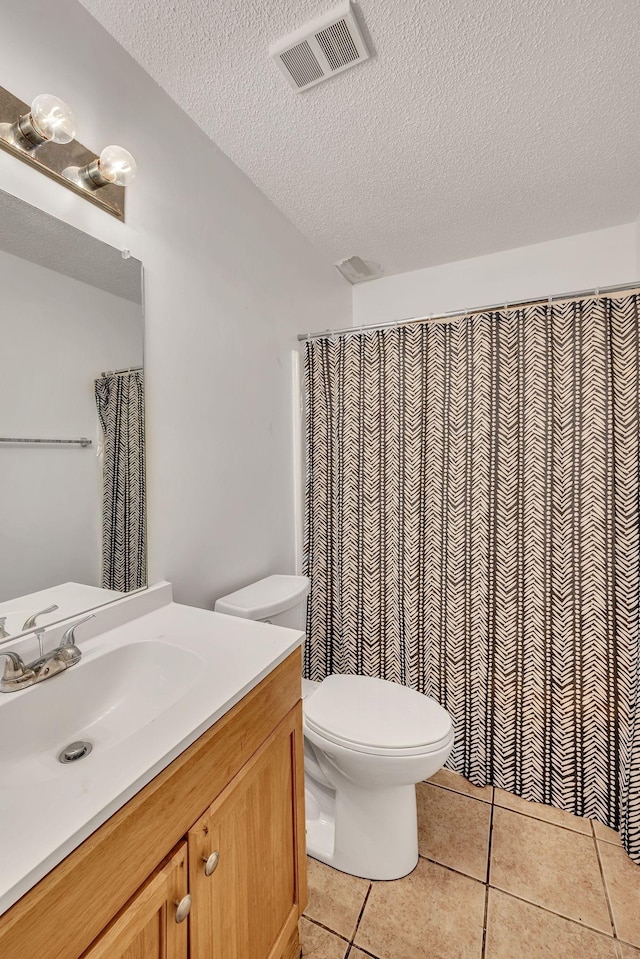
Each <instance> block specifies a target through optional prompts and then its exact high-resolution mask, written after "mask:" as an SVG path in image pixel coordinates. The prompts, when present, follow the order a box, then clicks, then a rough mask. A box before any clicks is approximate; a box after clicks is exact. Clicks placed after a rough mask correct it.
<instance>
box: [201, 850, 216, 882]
mask: <svg viewBox="0 0 640 959" xmlns="http://www.w3.org/2000/svg"><path fill="white" fill-rule="evenodd" d="M202 861H203V863H204V874H205V876H211V875H213V873H214V872H215V871H216V869H217V868H218V863H219V862H220V853H219V852H218V850H217V849H216V850H215V851H214V852H212V853H211V855H210V856H203V857H202Z"/></svg>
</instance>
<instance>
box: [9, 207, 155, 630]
mask: <svg viewBox="0 0 640 959" xmlns="http://www.w3.org/2000/svg"><path fill="white" fill-rule="evenodd" d="M0 344H1V349H0V357H1V367H0V476H1V480H0V540H1V545H0V643H8V642H11V640H12V639H15V637H16V636H18V635H20V634H21V633H23V632H27V631H29V630H30V629H33V628H34V626H35V627H40V626H48V625H51V624H52V623H55V622H58V621H59V620H61V619H66V618H67V617H69V616H73V615H75V614H77V613H80V612H84V611H86V610H88V609H93V608H95V607H97V606H101V605H103V604H104V603H107V602H111V601H113V600H114V599H119V598H121V597H122V596H123V595H124V594H125V593H127V592H130V591H132V590H136V589H140V588H143V587H144V586H146V581H147V558H146V515H145V455H144V453H145V450H144V372H143V312H142V264H141V263H140V261H139V260H136V259H134V258H133V257H126V255H125V256H123V254H122V252H121V251H120V250H116V249H114V248H113V247H111V246H108V245H107V244H105V243H102V242H101V241H99V240H96V239H95V238H93V237H90V236H88V235H86V234H85V233H82V232H81V231H80V230H77V229H75V228H74V227H71V226H69V225H68V224H66V223H63V222H62V221H60V220H57V219H55V218H54V217H52V216H49V215H48V214H46V213H43V212H42V211H41V210H38V209H37V208H35V207H32V206H30V205H29V204H27V203H25V202H23V201H22V200H19V199H17V198H16V197H13V196H10V195H9V194H7V193H3V192H2V191H0ZM54 607H55V608H54ZM45 610H46V612H43V611H45ZM38 613H39V614H40V615H36V614H38Z"/></svg>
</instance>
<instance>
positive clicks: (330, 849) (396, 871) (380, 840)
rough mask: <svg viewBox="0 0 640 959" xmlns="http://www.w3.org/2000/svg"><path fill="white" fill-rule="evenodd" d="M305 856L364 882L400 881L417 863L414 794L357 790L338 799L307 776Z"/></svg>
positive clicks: (405, 789)
mask: <svg viewBox="0 0 640 959" xmlns="http://www.w3.org/2000/svg"><path fill="white" fill-rule="evenodd" d="M305 792H306V802H307V821H306V825H307V852H308V854H309V855H310V856H311V857H312V858H313V859H317V860H319V861H320V862H323V863H326V864H327V865H328V866H332V867H333V868H334V869H339V870H340V871H341V872H346V873H349V874H350V875H352V876H360V877H362V878H363V879H378V880H380V879H401V878H402V877H403V876H406V875H408V874H409V873H410V872H412V871H413V870H414V869H415V867H416V865H417V863H418V821H417V810H416V788H415V786H414V785H410V786H404V785H403V786H393V787H390V788H387V789H380V788H377V789H371V788H370V787H369V788H363V789H360V788H357V787H355V786H354V784H353V783H350V784H349V786H348V789H346V790H345V789H341V790H340V791H339V794H338V793H336V791H335V790H333V789H331V788H330V787H327V786H326V785H324V784H323V783H320V782H318V781H317V780H314V779H313V778H312V777H310V776H309V775H307V776H306V790H305Z"/></svg>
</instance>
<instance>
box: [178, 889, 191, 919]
mask: <svg viewBox="0 0 640 959" xmlns="http://www.w3.org/2000/svg"><path fill="white" fill-rule="evenodd" d="M192 901H193V900H192V899H191V896H190V895H189V894H188V893H187V895H186V896H185V897H184V899H176V903H175V905H176V922H184V921H185V919H186V918H187V916H188V915H189V913H190V912H191V903H192Z"/></svg>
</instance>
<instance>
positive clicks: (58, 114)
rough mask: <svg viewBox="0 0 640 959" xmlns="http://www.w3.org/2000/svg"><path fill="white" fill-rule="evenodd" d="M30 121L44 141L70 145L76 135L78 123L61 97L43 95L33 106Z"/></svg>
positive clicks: (36, 99)
mask: <svg viewBox="0 0 640 959" xmlns="http://www.w3.org/2000/svg"><path fill="white" fill-rule="evenodd" d="M30 119H31V123H32V125H33V127H34V128H35V130H36V133H38V134H39V135H40V136H41V137H42V139H43V140H49V141H52V142H53V143H70V142H71V141H72V140H73V138H74V137H75V135H76V121H75V118H74V116H73V112H72V110H71V107H69V106H68V105H67V104H66V103H65V102H64V100H61V99H60V98H59V97H54V96H51V94H50V93H42V94H40V96H38V97H36V98H35V100H34V101H33V103H32V104H31V113H30Z"/></svg>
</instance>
